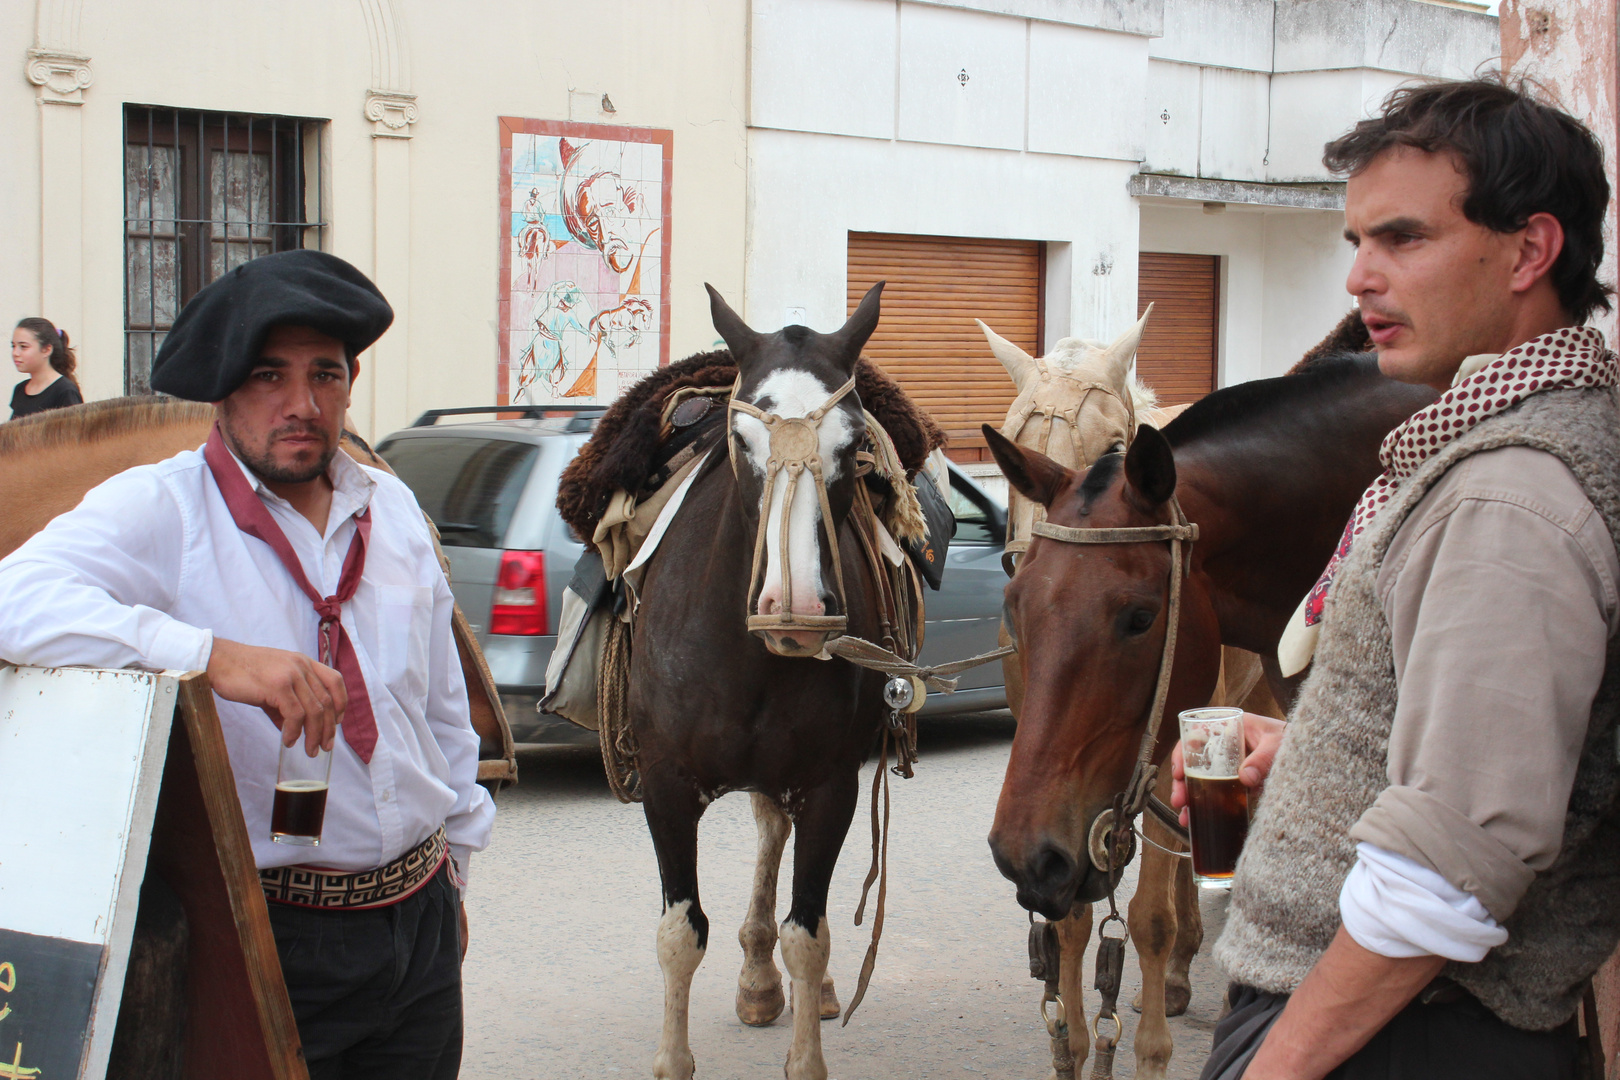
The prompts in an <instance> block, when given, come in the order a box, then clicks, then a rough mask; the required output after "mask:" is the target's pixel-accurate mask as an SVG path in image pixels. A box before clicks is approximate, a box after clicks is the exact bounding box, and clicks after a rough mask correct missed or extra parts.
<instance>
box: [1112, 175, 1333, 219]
mask: <svg viewBox="0 0 1620 1080" xmlns="http://www.w3.org/2000/svg"><path fill="white" fill-rule="evenodd" d="M1126 190H1127V191H1128V192H1129V193H1130V194H1131V195H1133V196H1135V197H1136V198H1158V199H1183V200H1186V201H1188V202H1200V203H1235V204H1237V205H1239V206H1279V207H1287V208H1289V209H1294V210H1343V209H1344V185H1343V184H1257V183H1252V182H1250V181H1246V180H1205V179H1201V178H1197V177H1191V176H1167V175H1164V174H1161V173H1137V174H1136V175H1135V176H1132V177H1131V179H1130V181H1129V183H1128V185H1127V188H1126Z"/></svg>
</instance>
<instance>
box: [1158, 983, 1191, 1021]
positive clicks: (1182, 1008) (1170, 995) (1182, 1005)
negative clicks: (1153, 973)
mask: <svg viewBox="0 0 1620 1080" xmlns="http://www.w3.org/2000/svg"><path fill="white" fill-rule="evenodd" d="M1191 1002H1192V987H1191V986H1179V985H1177V984H1176V983H1166V984H1165V987H1164V1015H1166V1016H1180V1015H1181V1014H1182V1013H1184V1012H1186V1011H1187V1006H1188V1005H1189V1004H1190V1003H1191Z"/></svg>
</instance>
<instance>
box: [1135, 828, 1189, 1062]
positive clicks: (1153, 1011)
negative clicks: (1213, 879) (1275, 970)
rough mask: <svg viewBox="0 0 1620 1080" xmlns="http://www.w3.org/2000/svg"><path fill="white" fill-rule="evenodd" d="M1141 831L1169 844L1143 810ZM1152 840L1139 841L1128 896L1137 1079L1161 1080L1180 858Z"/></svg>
mask: <svg viewBox="0 0 1620 1080" xmlns="http://www.w3.org/2000/svg"><path fill="white" fill-rule="evenodd" d="M1144 817H1145V819H1146V820H1144V822H1143V824H1144V826H1145V831H1146V832H1147V833H1148V834H1149V835H1150V836H1152V837H1153V839H1154V840H1155V841H1157V842H1158V843H1161V844H1164V845H1165V846H1166V847H1169V846H1170V836H1169V834H1168V833H1167V832H1166V831H1165V830H1164V829H1163V828H1162V827H1160V826H1159V825H1158V822H1157V821H1155V820H1153V819H1152V817H1151V815H1144ZM1180 861H1181V860H1180V859H1177V858H1176V857H1175V856H1173V855H1167V854H1165V853H1164V852H1162V851H1160V850H1159V849H1158V848H1156V847H1154V846H1153V845H1152V844H1144V845H1143V851H1142V866H1141V871H1140V874H1139V876H1138V878H1137V882H1136V893H1135V895H1134V896H1132V897H1131V907H1130V912H1129V913H1128V915H1127V916H1126V918H1127V920H1128V921H1129V924H1130V930H1131V941H1132V943H1133V944H1135V946H1136V957H1137V960H1138V962H1139V963H1140V964H1141V968H1142V997H1141V1008H1142V1019H1141V1020H1140V1021H1139V1022H1138V1023H1137V1026H1136V1076H1137V1080H1163V1077H1164V1074H1165V1067H1166V1066H1168V1065H1169V1064H1170V1052H1171V1049H1172V1039H1171V1037H1170V1025H1169V1024H1168V1023H1167V1022H1166V1021H1165V968H1166V967H1167V966H1168V964H1169V961H1170V952H1171V950H1172V949H1173V948H1174V947H1175V944H1176V904H1175V899H1174V897H1173V896H1172V895H1171V893H1172V885H1173V883H1174V882H1175V880H1176V867H1175V865H1174V864H1175V863H1178V862H1180Z"/></svg>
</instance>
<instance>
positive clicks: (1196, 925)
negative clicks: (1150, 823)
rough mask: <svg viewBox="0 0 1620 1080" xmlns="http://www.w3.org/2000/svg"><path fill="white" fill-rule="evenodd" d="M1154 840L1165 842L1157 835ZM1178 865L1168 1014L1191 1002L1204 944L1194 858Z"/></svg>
mask: <svg viewBox="0 0 1620 1080" xmlns="http://www.w3.org/2000/svg"><path fill="white" fill-rule="evenodd" d="M1168 837H1169V831H1168V830H1164V838H1165V839H1168ZM1154 839H1155V840H1160V842H1161V843H1163V842H1164V840H1163V839H1161V838H1160V837H1158V836H1155V837H1154ZM1167 846H1175V845H1167ZM1175 864H1176V866H1175V870H1174V871H1173V872H1174V874H1175V881H1174V882H1172V883H1171V886H1170V889H1171V896H1172V898H1173V899H1174V901H1175V905H1176V944H1175V946H1174V948H1172V949H1171V951H1170V967H1169V970H1167V971H1166V972H1165V974H1164V1015H1166V1016H1180V1015H1181V1014H1182V1013H1184V1012H1186V1011H1187V1006H1188V1005H1189V1004H1190V1003H1191V1002H1192V975H1191V968H1192V960H1193V957H1194V956H1196V955H1197V954H1198V950H1199V948H1201V947H1202V946H1203V944H1204V916H1203V914H1202V913H1201V912H1200V911H1199V910H1198V885H1197V883H1196V882H1194V881H1193V872H1192V860H1191V859H1176V860H1175Z"/></svg>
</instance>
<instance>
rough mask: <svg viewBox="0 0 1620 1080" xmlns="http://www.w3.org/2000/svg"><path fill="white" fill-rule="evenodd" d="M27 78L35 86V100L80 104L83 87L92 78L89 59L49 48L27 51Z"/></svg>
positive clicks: (52, 103)
mask: <svg viewBox="0 0 1620 1080" xmlns="http://www.w3.org/2000/svg"><path fill="white" fill-rule="evenodd" d="M26 70H27V73H28V81H29V82H31V83H33V84H34V85H35V86H36V87H38V89H37V90H36V91H35V96H36V97H37V98H38V100H39V101H40V102H42V103H45V104H50V105H83V104H84V89H85V87H87V86H89V85H90V83H91V81H92V78H93V77H92V76H91V74H90V58H89V57H88V56H80V55H79V54H78V53H69V52H56V51H54V50H51V49H29V50H28V67H27V69H26Z"/></svg>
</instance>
